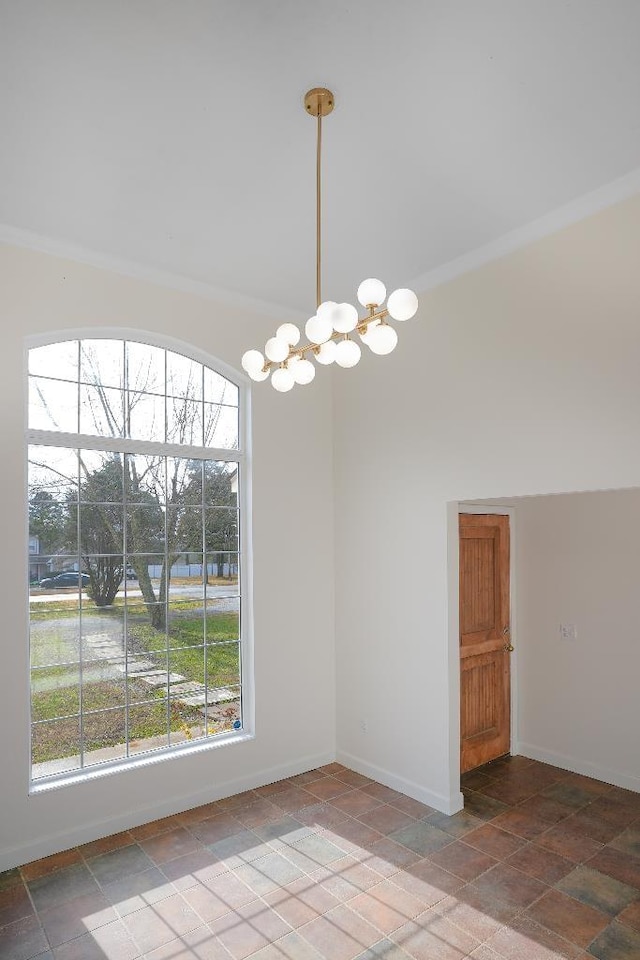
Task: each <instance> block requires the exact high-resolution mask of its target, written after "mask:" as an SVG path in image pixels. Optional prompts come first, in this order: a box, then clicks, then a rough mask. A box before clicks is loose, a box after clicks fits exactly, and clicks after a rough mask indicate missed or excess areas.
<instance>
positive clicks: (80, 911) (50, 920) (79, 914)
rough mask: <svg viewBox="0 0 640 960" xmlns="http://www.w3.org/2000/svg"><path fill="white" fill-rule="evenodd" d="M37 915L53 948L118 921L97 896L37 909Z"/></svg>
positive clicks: (102, 897)
mask: <svg viewBox="0 0 640 960" xmlns="http://www.w3.org/2000/svg"><path fill="white" fill-rule="evenodd" d="M38 916H39V917H40V922H41V923H42V926H43V928H44V932H45V934H46V935H47V939H48V940H49V943H50V945H51V946H52V947H57V946H59V945H60V944H61V943H66V941H67V940H73V939H74V938H75V937H80V936H82V935H83V934H84V933H87V932H88V931H90V930H96V929H97V928H98V927H103V926H104V925H105V924H107V923H112V922H113V921H114V920H117V919H118V915H117V914H116V912H115V910H114V909H113V907H112V906H111V905H110V903H109V901H108V900H107V898H106V897H104V896H103V895H102V894H100V893H94V894H89V895H87V896H84V897H77V898H76V899H75V900H70V901H69V902H68V903H64V904H59V905H58V906H57V907H51V908H50V909H49V910H40V911H39V914H38Z"/></svg>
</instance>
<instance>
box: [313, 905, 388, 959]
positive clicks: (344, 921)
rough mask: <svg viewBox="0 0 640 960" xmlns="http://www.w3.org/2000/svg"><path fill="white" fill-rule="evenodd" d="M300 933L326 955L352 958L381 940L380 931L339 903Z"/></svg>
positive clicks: (322, 954)
mask: <svg viewBox="0 0 640 960" xmlns="http://www.w3.org/2000/svg"><path fill="white" fill-rule="evenodd" d="M298 933H299V934H300V936H301V937H303V938H304V939H305V940H306V941H308V943H310V944H311V946H312V947H314V949H315V950H317V951H318V953H320V955H321V956H323V957H327V958H329V957H331V960H352V958H354V957H357V956H358V955H359V954H361V953H363V952H364V951H365V950H367V949H368V948H369V947H371V946H372V945H373V944H374V943H377V941H378V940H380V932H379V931H378V930H376V928H375V927H373V926H371V924H370V923H367V921H366V920H364V919H363V918H362V917H361V916H359V915H358V914H357V913H354V911H353V910H350V909H349V907H346V906H339V907H336V908H335V909H334V910H330V911H329V913H325V914H324V915H323V916H322V917H318V918H317V919H316V920H312V921H311V922H310V923H307V924H306V925H305V926H304V927H300V929H299V930H298Z"/></svg>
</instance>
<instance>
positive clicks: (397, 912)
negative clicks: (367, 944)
mask: <svg viewBox="0 0 640 960" xmlns="http://www.w3.org/2000/svg"><path fill="white" fill-rule="evenodd" d="M349 906H350V907H351V909H352V910H355V911H356V912H357V913H359V914H360V916H361V917H364V919H365V920H368V921H369V923H371V924H373V926H374V927H376V928H377V929H378V930H381V931H382V932H383V933H384V934H389V933H391V932H392V931H393V930H397V929H398V927H401V926H402V925H403V924H405V923H406V922H407V921H408V920H413V919H414V917H417V916H418V915H419V914H420V913H424V911H425V909H426V907H427V904H425V902H424V900H421V899H419V898H418V897H415V896H413V895H412V894H410V893H409V892H408V891H407V890H402V889H401V888H400V887H397V886H395V884H393V883H392V882H391V881H390V880H383V881H382V882H381V883H379V884H377V885H376V886H375V887H371V889H370V890H367V891H366V893H361V894H360V895H359V896H357V897H354V898H353V900H351V901H350V903H349Z"/></svg>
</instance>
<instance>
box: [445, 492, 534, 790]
mask: <svg viewBox="0 0 640 960" xmlns="http://www.w3.org/2000/svg"><path fill="white" fill-rule="evenodd" d="M516 512H517V511H516V508H515V507H514V506H513V505H509V506H508V505H507V504H504V505H503V504H500V503H496V501H495V500H494V501H493V502H492V503H490V504H489V503H487V504H484V503H482V502H480V503H477V502H473V501H465V502H462V501H454V502H452V503H449V504H448V505H447V519H448V523H447V537H448V558H449V562H448V579H449V618H448V619H449V731H450V741H449V759H450V763H449V770H450V795H451V796H452V797H454V796H456V795H457V794H459V793H460V526H459V523H458V514H460V513H472V514H473V513H477V514H497V515H501V516H507V517H509V541H510V550H509V604H510V609H511V640H512V643H513V645H514V647H515V650H514V652H513V653H512V654H511V704H510V710H511V723H510V731H509V733H510V742H511V746H510V750H511V753H512V754H514V755H515V754H517V753H518V636H519V634H518V607H517V604H516V597H517V584H516Z"/></svg>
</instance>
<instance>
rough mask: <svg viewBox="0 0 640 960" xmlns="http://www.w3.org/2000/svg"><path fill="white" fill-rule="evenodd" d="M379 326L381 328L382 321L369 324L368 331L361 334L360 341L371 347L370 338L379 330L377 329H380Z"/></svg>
mask: <svg viewBox="0 0 640 960" xmlns="http://www.w3.org/2000/svg"><path fill="white" fill-rule="evenodd" d="M379 326H380V321H379V320H374V321H373V322H372V323H368V324H367V328H366V330H365V331H364V333H361V334H360V339H361V340H362V342H363V343H366V344H367V346H368V345H369V340H370V338H371V334H372V333H373V331H374V330H377V328H378V327H379Z"/></svg>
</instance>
